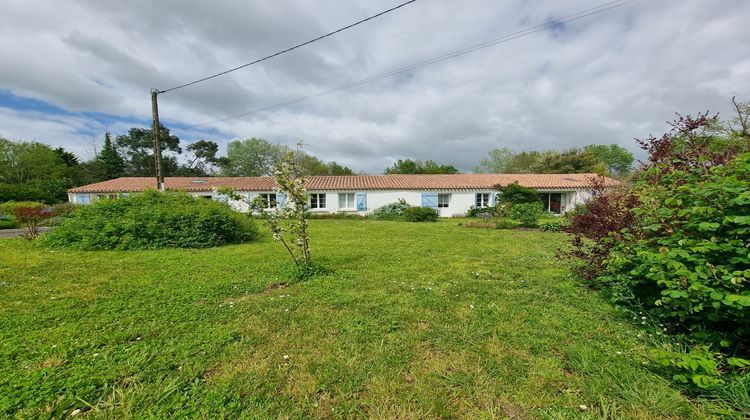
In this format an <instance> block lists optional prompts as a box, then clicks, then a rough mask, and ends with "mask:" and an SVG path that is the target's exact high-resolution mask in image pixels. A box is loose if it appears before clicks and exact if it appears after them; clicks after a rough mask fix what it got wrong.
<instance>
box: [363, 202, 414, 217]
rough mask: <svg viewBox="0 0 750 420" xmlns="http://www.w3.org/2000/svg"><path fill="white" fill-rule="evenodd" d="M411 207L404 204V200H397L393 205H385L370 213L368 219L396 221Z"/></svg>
mask: <svg viewBox="0 0 750 420" xmlns="http://www.w3.org/2000/svg"><path fill="white" fill-rule="evenodd" d="M409 207H411V206H410V205H409V204H407V203H406V200H404V199H399V200H398V201H397V202H395V203H390V204H386V205H384V206H380V207H378V208H376V209H375V210H373V211H372V213H371V214H370V217H372V218H373V219H375V220H398V219H401V216H403V214H404V210H406V209H408V208H409Z"/></svg>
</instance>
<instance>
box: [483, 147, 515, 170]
mask: <svg viewBox="0 0 750 420" xmlns="http://www.w3.org/2000/svg"><path fill="white" fill-rule="evenodd" d="M515 154H516V152H514V151H513V149H511V148H510V147H500V148H497V149H492V150H490V151H489V152H487V155H488V156H487V157H486V158H484V159H482V160H480V161H479V165H477V166H475V167H474V173H478V174H503V173H508V168H509V167H510V163H511V161H512V160H513V157H514V156H515Z"/></svg>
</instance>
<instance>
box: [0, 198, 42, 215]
mask: <svg viewBox="0 0 750 420" xmlns="http://www.w3.org/2000/svg"><path fill="white" fill-rule="evenodd" d="M45 206H46V205H45V204H44V203H42V202H39V201H7V202H5V203H0V215H6V216H8V215H12V214H13V213H14V212H15V211H16V209H18V208H22V207H23V208H32V209H41V208H44V207H45Z"/></svg>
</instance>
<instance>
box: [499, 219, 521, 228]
mask: <svg viewBox="0 0 750 420" xmlns="http://www.w3.org/2000/svg"><path fill="white" fill-rule="evenodd" d="M517 227H518V223H517V222H514V221H513V220H510V219H500V220H498V221H496V222H495V229H515V228H517Z"/></svg>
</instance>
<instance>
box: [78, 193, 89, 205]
mask: <svg viewBox="0 0 750 420" xmlns="http://www.w3.org/2000/svg"><path fill="white" fill-rule="evenodd" d="M78 202H79V203H81V204H89V203H91V194H79V195H78Z"/></svg>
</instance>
